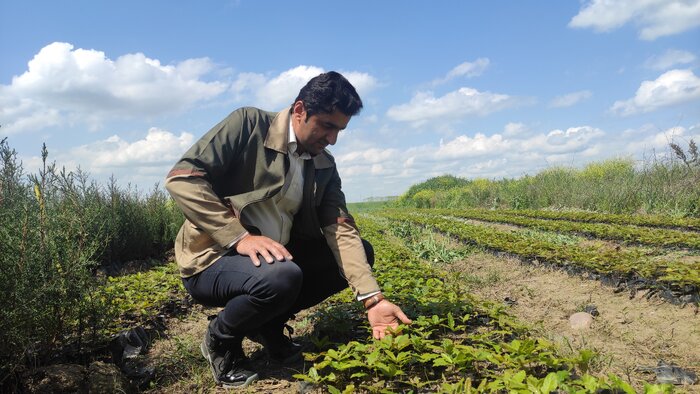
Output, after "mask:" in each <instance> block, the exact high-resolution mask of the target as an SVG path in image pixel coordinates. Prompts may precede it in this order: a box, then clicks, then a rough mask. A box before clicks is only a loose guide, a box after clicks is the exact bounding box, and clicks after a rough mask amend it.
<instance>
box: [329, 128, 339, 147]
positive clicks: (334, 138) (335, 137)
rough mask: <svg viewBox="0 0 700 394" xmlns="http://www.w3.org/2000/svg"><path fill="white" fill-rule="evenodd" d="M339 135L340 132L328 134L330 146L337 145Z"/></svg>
mask: <svg viewBox="0 0 700 394" xmlns="http://www.w3.org/2000/svg"><path fill="white" fill-rule="evenodd" d="M338 133H340V130H338V131H331V132H329V133H328V135H327V136H326V139H327V140H328V143H329V144H330V145H335V143H336V142H337V141H338Z"/></svg>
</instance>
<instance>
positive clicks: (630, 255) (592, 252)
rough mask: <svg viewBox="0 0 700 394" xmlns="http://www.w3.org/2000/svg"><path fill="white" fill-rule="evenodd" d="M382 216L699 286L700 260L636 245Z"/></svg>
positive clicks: (593, 266)
mask: <svg viewBox="0 0 700 394" xmlns="http://www.w3.org/2000/svg"><path fill="white" fill-rule="evenodd" d="M382 215H383V216H385V217H387V218H390V219H393V220H399V221H409V222H411V223H415V224H418V225H423V226H428V227H431V228H433V229H435V230H437V231H440V232H443V233H449V234H451V235H453V236H455V237H458V238H459V239H461V240H462V241H464V242H468V243H472V244H476V245H479V246H481V247H484V248H487V249H490V250H496V251H502V252H507V253H510V254H513V255H516V256H520V257H522V258H525V259H535V260H539V261H544V262H548V263H553V264H557V265H559V266H568V267H577V268H581V269H585V270H588V271H592V272H596V273H600V274H613V275H615V276H619V277H621V278H626V279H629V280H637V279H642V280H647V281H650V282H653V283H658V284H660V285H664V286H668V287H671V288H675V289H679V288H680V289H683V292H684V293H697V291H698V287H699V286H700V262H699V261H694V262H684V261H680V260H674V259H671V258H667V259H663V260H661V259H658V258H654V257H653V256H651V255H650V252H649V251H644V250H642V249H639V248H629V249H628V248H603V249H601V248H597V247H593V246H585V245H566V246H562V245H561V244H560V243H556V242H553V241H550V240H548V239H545V238H542V239H538V238H533V237H532V236H530V235H527V234H524V233H523V232H518V231H503V230H498V229H496V228H493V227H489V226H480V225H474V224H470V223H466V222H464V221H463V220H461V219H459V218H445V217H440V216H436V215H427V214H421V213H409V212H398V211H386V212H383V213H382Z"/></svg>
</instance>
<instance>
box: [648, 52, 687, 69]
mask: <svg viewBox="0 0 700 394" xmlns="http://www.w3.org/2000/svg"><path fill="white" fill-rule="evenodd" d="M695 59H696V57H695V55H693V54H692V53H690V52H688V51H681V50H678V49H669V50H667V51H666V52H664V53H663V54H661V55H659V56H652V57H650V58H649V59H647V61H646V62H644V65H645V66H646V67H647V68H651V69H654V70H667V69H669V68H671V67H673V66H676V65H682V64H689V63H692V62H694V61H695Z"/></svg>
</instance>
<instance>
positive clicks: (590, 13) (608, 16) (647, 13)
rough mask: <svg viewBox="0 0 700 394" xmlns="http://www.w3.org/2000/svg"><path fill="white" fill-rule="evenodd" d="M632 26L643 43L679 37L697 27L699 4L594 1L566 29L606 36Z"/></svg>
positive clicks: (693, 0) (691, 0) (698, 0)
mask: <svg viewBox="0 0 700 394" xmlns="http://www.w3.org/2000/svg"><path fill="white" fill-rule="evenodd" d="M628 22H634V23H635V24H636V25H638V26H639V27H640V28H641V30H640V32H639V36H640V37H641V38H642V39H644V40H654V39H656V38H658V37H663V36H668V35H673V34H678V33H682V32H684V31H687V30H690V29H693V28H695V27H697V26H699V25H700V0H671V1H669V0H616V1H609V0H593V1H588V2H587V3H586V4H585V5H584V7H583V8H582V9H581V10H580V11H579V13H578V14H577V15H576V16H574V17H573V18H572V19H571V21H570V22H569V27H574V28H593V29H594V30H595V31H598V32H605V31H610V30H613V29H616V28H618V27H621V26H623V25H624V24H626V23H628Z"/></svg>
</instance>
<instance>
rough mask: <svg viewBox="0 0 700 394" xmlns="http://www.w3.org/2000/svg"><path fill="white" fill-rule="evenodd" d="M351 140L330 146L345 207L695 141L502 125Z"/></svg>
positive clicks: (653, 129)
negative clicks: (449, 178)
mask: <svg viewBox="0 0 700 394" xmlns="http://www.w3.org/2000/svg"><path fill="white" fill-rule="evenodd" d="M526 130H527V131H529V132H527V133H525V132H524V131H526ZM509 131H510V133H509V134H507V133H508V132H509ZM355 138H357V139H358V140H357V141H352V140H350V141H347V142H348V144H346V145H344V146H338V149H347V150H346V153H340V154H336V159H337V162H338V170H339V172H340V175H341V177H342V179H343V189H344V190H345V193H346V195H347V196H348V198H349V201H360V200H361V199H363V198H366V197H377V196H386V195H400V194H401V193H404V192H405V191H406V190H407V189H408V188H409V187H410V186H411V185H413V184H416V183H418V182H421V181H423V180H425V179H427V178H430V177H434V176H438V175H444V174H452V175H456V176H461V177H466V178H470V179H474V178H496V179H500V178H504V177H519V176H522V175H525V174H529V175H534V174H536V173H538V172H540V171H542V170H543V169H546V168H550V167H551V166H553V165H563V166H576V167H581V166H584V165H586V164H588V163H590V162H592V161H601V160H605V159H609V158H612V157H631V158H635V159H638V160H644V159H645V158H648V155H649V154H650V153H652V152H667V151H668V144H669V142H671V141H683V142H684V143H683V144H681V145H684V146H686V145H687V141H688V140H689V139H691V138H693V139H695V141H699V140H700V125H697V124H696V125H694V126H690V127H687V128H684V127H671V128H667V129H662V128H660V127H658V126H655V125H645V126H643V127H639V128H635V129H630V130H625V131H622V132H620V131H617V130H614V131H605V130H602V129H600V128H597V127H594V126H590V125H580V126H573V127H562V128H558V129H553V130H546V131H542V130H540V131H535V130H532V126H528V125H524V124H521V123H508V124H506V125H505V127H504V129H503V131H501V132H497V133H493V134H487V133H462V134H461V135H458V136H456V137H454V138H450V139H444V140H442V139H440V140H433V141H430V142H426V143H421V144H417V145H412V146H405V147H402V148H398V147H396V146H383V147H378V145H377V142H373V141H368V140H367V139H366V138H361V137H359V136H358V137H355ZM334 148H335V147H334Z"/></svg>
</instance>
